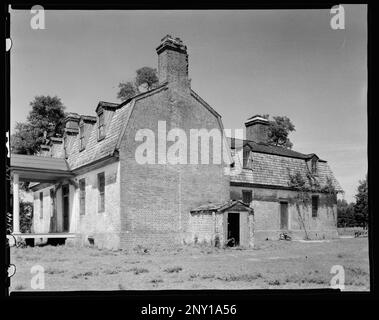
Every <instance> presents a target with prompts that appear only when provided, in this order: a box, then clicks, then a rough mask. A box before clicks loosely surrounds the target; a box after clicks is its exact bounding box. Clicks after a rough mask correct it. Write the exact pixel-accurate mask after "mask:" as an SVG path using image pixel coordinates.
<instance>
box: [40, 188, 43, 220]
mask: <svg viewBox="0 0 379 320" xmlns="http://www.w3.org/2000/svg"><path fill="white" fill-rule="evenodd" d="M39 218H40V219H43V192H40V193H39Z"/></svg>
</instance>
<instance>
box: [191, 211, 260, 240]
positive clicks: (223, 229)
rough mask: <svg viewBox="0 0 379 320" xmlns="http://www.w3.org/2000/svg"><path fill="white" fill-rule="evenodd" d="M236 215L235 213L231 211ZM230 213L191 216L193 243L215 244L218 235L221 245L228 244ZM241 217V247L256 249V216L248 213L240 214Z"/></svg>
mask: <svg viewBox="0 0 379 320" xmlns="http://www.w3.org/2000/svg"><path fill="white" fill-rule="evenodd" d="M231 212H232V213H231V214H234V211H231ZM228 214H229V212H224V213H214V214H212V213H196V214H191V217H190V228H189V230H190V231H191V233H192V237H193V241H191V242H199V243H208V244H214V243H215V238H216V235H217V236H218V238H219V240H220V244H221V245H223V244H226V240H227V227H228V223H227V221H228V220H227V219H228ZM239 217H240V245H241V246H244V247H254V228H255V226H254V215H253V214H249V213H248V212H247V211H243V212H239Z"/></svg>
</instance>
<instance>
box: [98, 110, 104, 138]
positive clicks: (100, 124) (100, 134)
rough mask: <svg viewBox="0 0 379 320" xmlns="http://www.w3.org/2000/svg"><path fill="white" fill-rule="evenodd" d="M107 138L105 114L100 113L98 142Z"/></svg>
mask: <svg viewBox="0 0 379 320" xmlns="http://www.w3.org/2000/svg"><path fill="white" fill-rule="evenodd" d="M104 137H105V125H104V112H101V113H99V123H98V140H101V139H104Z"/></svg>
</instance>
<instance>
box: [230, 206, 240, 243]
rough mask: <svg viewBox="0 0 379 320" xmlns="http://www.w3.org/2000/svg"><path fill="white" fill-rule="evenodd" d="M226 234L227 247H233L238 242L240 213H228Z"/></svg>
mask: <svg viewBox="0 0 379 320" xmlns="http://www.w3.org/2000/svg"><path fill="white" fill-rule="evenodd" d="M227 234H228V239H227V245H228V246H229V247H235V246H238V245H239V244H240V214H239V213H238V212H229V213H228V230H227Z"/></svg>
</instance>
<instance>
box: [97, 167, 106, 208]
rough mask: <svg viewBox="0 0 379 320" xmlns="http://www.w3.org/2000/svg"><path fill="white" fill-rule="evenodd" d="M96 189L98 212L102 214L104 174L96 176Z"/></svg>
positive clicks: (103, 205)
mask: <svg viewBox="0 0 379 320" xmlns="http://www.w3.org/2000/svg"><path fill="white" fill-rule="evenodd" d="M97 188H98V190H99V199H98V211H99V212H104V210H105V176H104V172H101V173H99V174H98V175H97Z"/></svg>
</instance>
